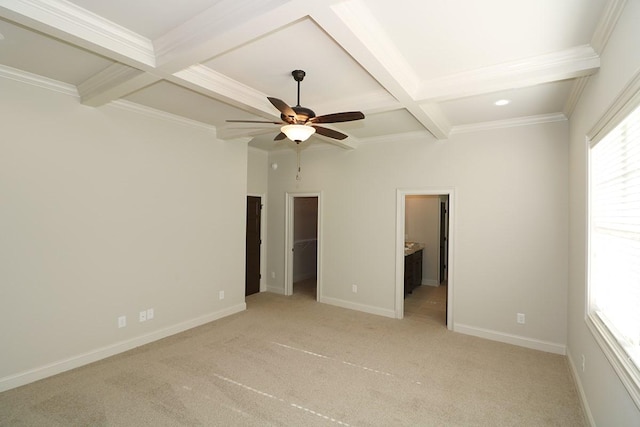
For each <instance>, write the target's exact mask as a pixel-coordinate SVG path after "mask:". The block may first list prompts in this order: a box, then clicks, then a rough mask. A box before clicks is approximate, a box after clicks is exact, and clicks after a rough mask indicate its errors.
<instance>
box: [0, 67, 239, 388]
mask: <svg viewBox="0 0 640 427" xmlns="http://www.w3.org/2000/svg"><path fill="white" fill-rule="evenodd" d="M0 93H2V96H0V111H2V137H0V153H1V154H0V236H1V237H0V325H2V326H0V342H1V344H0V345H1V347H2V351H0V390H1V389H5V388H9V387H13V386H15V385H19V384H20V383H23V382H25V381H29V380H33V379H37V378H38V377H41V376H44V375H48V374H52V373H55V372H56V371H59V370H64V369H68V368H70V367H73V366H77V365H80V364H83V363H86V362H89V361H91V360H93V359H98V358H100V357H104V356H106V355H109V354H111V353H116V352H119V351H122V350H125V349H127V348H128V347H131V346H135V345H139V344H141V343H143V342H146V341H150V340H153V339H157V338H159V337H161V336H163V335H168V334H170V333H174V332H177V331H179V330H181V329H185V328H188V327H191V326H194V325H196V324H199V323H203V322H205V321H209V320H211V319H214V318H217V317H220V316H222V315H225V314H229V313H231V312H235V311H238V310H242V309H244V244H245V239H244V229H245V220H244V215H243V214H242V213H243V212H244V207H245V196H246V190H247V148H246V144H238V143H225V142H221V141H217V140H216V139H215V137H214V133H213V132H208V131H207V130H203V129H193V128H190V127H187V126H185V125H182V124H177V123H173V122H171V121H167V120H161V119H157V118H152V117H147V116H145V115H141V114H136V113H132V112H129V111H126V110H123V109H120V108H116V107H112V106H105V107H101V108H91V107H85V106H82V105H81V104H80V102H79V100H78V99H77V98H76V97H73V96H69V95H63V94H60V93H56V92H52V91H49V90H45V89H42V88H38V87H34V86H28V85H26V84H22V83H18V82H14V81H11V80H7V79H0ZM219 291H224V292H225V298H224V299H223V300H220V299H219ZM147 308H154V310H155V318H154V319H153V320H151V321H147V322H144V323H140V322H139V321H138V319H137V317H138V313H139V311H141V310H145V309H147ZM121 315H126V316H127V321H128V325H127V327H125V328H121V329H119V328H118V327H117V318H118V317H119V316H121Z"/></svg>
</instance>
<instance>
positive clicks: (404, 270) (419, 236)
mask: <svg viewBox="0 0 640 427" xmlns="http://www.w3.org/2000/svg"><path fill="white" fill-rule="evenodd" d="M453 207H454V195H453V189H443V190H398V192H397V229H396V242H397V251H396V317H397V318H399V319H402V318H403V317H405V315H406V316H415V317H418V318H424V319H428V320H430V321H436V322H441V323H442V324H443V325H444V324H446V325H447V327H448V328H449V329H453V321H452V319H453V311H452V309H451V308H452V306H453V304H452V302H453V298H452V296H453V274H452V273H453V268H452V264H453V262H452V261H453V258H452V256H451V255H452V253H453V245H452V234H453V233H452V231H453V230H452V228H453V213H454V210H453ZM405 307H406V308H405Z"/></svg>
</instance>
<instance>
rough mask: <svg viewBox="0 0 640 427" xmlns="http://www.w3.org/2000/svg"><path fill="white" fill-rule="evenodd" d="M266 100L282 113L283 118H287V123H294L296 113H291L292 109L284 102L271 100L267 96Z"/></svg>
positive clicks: (276, 99) (275, 99)
mask: <svg viewBox="0 0 640 427" xmlns="http://www.w3.org/2000/svg"><path fill="white" fill-rule="evenodd" d="M267 99H268V100H269V102H271V104H273V106H274V107H276V108H277V109H278V111H280V112H281V113H282V115H283V116H284V117H286V118H288V120H287V121H288V122H289V123H294V122H295V120H296V112H295V111H293V108H291V107H289V106H288V105H287V103H286V102H284V101H283V100H281V99H278V98H272V97H270V96H267Z"/></svg>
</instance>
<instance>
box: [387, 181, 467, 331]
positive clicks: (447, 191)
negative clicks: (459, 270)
mask: <svg viewBox="0 0 640 427" xmlns="http://www.w3.org/2000/svg"><path fill="white" fill-rule="evenodd" d="M439 195H448V196H449V245H448V256H447V258H448V265H447V276H448V277H447V328H448V329H449V330H453V289H454V272H455V269H454V265H455V262H454V261H455V260H454V253H455V251H454V247H455V212H456V211H455V206H456V200H455V189H454V188H452V187H446V188H433V189H431V188H428V189H425V188H421V189H398V190H397V191H396V307H395V309H396V313H395V314H396V319H402V318H403V317H404V234H405V220H404V218H405V205H406V197H407V196H439ZM438 215H440V213H439V210H438ZM438 250H439V249H438Z"/></svg>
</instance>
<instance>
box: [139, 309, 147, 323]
mask: <svg viewBox="0 0 640 427" xmlns="http://www.w3.org/2000/svg"><path fill="white" fill-rule="evenodd" d="M140 321H141V322H146V321H147V310H142V311H141V312H140Z"/></svg>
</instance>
